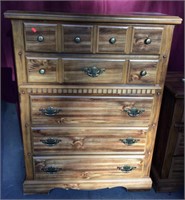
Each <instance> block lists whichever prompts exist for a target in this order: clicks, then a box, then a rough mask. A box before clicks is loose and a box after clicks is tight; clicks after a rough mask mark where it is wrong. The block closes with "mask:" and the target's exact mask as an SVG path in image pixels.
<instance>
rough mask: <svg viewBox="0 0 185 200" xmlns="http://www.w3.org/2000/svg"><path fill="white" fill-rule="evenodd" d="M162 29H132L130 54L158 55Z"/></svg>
mask: <svg viewBox="0 0 185 200" xmlns="http://www.w3.org/2000/svg"><path fill="white" fill-rule="evenodd" d="M163 29H164V28H163V27H134V28H133V44H132V47H131V49H132V50H131V52H132V53H145V54H159V53H160V48H161V41H162V33H163Z"/></svg>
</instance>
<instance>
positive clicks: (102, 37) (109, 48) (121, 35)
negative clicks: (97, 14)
mask: <svg viewBox="0 0 185 200" xmlns="http://www.w3.org/2000/svg"><path fill="white" fill-rule="evenodd" d="M127 30H128V27H123V26H120V27H119V26H98V36H97V37H98V38H97V52H99V53H125V48H126V41H127V40H126V37H127Z"/></svg>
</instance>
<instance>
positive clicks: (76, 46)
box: [62, 25, 93, 53]
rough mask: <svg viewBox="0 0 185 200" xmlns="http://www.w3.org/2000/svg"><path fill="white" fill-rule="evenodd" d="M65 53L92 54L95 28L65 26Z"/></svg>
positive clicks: (88, 26)
mask: <svg viewBox="0 0 185 200" xmlns="http://www.w3.org/2000/svg"><path fill="white" fill-rule="evenodd" d="M62 28H63V38H62V40H63V45H64V46H63V48H64V52H76V53H80V52H83V53H92V48H93V26H90V25H63V26H62Z"/></svg>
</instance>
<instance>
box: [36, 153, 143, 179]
mask: <svg viewBox="0 0 185 200" xmlns="http://www.w3.org/2000/svg"><path fill="white" fill-rule="evenodd" d="M143 157H144V156H139V155H138V157H137V156H133V157H131V156H130V157H129V156H105V155H104V156H92V155H91V156H60V157H57V156H55V157H54V156H53V157H35V158H34V167H35V179H52V180H53V179H62V180H72V179H75V180H83V179H88V180H97V179H100V180H101V179H104V180H105V179H121V178H137V177H143V174H144V173H143Z"/></svg>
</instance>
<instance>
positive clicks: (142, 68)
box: [127, 60, 158, 84]
mask: <svg viewBox="0 0 185 200" xmlns="http://www.w3.org/2000/svg"><path fill="white" fill-rule="evenodd" d="M157 64H158V60H154V61H147V60H130V66H129V70H128V71H129V72H128V80H127V83H128V84H155V83H156V75H157Z"/></svg>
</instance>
